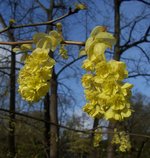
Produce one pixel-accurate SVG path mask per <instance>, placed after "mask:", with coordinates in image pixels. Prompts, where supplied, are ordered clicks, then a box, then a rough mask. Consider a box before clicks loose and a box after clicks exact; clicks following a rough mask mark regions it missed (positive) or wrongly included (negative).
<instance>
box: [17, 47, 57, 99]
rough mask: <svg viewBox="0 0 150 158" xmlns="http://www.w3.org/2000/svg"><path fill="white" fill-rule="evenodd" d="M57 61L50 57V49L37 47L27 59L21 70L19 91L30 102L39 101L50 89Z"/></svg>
mask: <svg viewBox="0 0 150 158" xmlns="http://www.w3.org/2000/svg"><path fill="white" fill-rule="evenodd" d="M54 64H55V61H54V60H53V59H52V58H50V57H49V55H48V51H47V50H45V49H40V48H37V49H35V50H34V51H33V53H32V54H31V55H29V57H28V58H26V60H25V66H24V67H23V68H22V69H21V70H20V72H19V77H18V83H19V89H18V91H19V93H20V94H21V96H22V97H23V99H25V100H27V101H29V102H37V101H38V100H39V99H40V98H41V97H42V96H45V95H46V93H47V92H48V90H49V86H50V85H49V80H50V78H51V71H52V68H53V66H54Z"/></svg>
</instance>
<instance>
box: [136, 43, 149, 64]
mask: <svg viewBox="0 0 150 158" xmlns="http://www.w3.org/2000/svg"><path fill="white" fill-rule="evenodd" d="M136 47H137V48H139V49H140V50H141V51H142V53H143V54H144V55H145V57H146V58H147V60H148V62H150V58H149V56H148V55H147V54H146V52H145V51H144V50H143V48H141V47H140V46H136Z"/></svg>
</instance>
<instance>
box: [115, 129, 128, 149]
mask: <svg viewBox="0 0 150 158" xmlns="http://www.w3.org/2000/svg"><path fill="white" fill-rule="evenodd" d="M112 144H116V145H119V151H121V152H126V151H129V150H130V149H131V143H130V139H129V135H127V134H126V133H125V131H121V132H117V129H114V136H113V139H112Z"/></svg>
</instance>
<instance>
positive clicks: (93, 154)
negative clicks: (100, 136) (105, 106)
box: [89, 118, 99, 158]
mask: <svg viewBox="0 0 150 158" xmlns="http://www.w3.org/2000/svg"><path fill="white" fill-rule="evenodd" d="M98 122H99V119H97V118H95V119H94V122H93V133H92V134H91V138H90V139H91V140H90V141H91V145H92V146H93V141H94V130H95V129H96V128H97V126H98ZM92 149H93V150H91V153H90V155H89V158H97V150H96V148H92Z"/></svg>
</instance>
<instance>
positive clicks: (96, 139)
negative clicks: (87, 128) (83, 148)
mask: <svg viewBox="0 0 150 158" xmlns="http://www.w3.org/2000/svg"><path fill="white" fill-rule="evenodd" d="M101 140H102V129H101V128H98V129H96V130H94V140H93V146H94V147H98V146H99V143H100V142H101Z"/></svg>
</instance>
